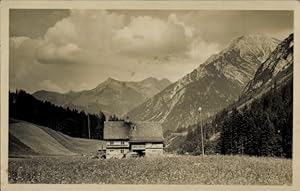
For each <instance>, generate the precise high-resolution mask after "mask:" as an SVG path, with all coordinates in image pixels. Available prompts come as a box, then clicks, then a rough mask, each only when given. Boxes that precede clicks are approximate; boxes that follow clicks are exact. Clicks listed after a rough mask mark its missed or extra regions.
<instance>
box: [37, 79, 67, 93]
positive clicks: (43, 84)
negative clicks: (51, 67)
mask: <svg viewBox="0 0 300 191" xmlns="http://www.w3.org/2000/svg"><path fill="white" fill-rule="evenodd" d="M40 86H41V87H43V88H44V89H47V90H51V91H56V92H64V90H63V89H62V88H61V87H59V86H58V85H57V84H55V83H53V82H52V81H51V80H43V81H42V82H41V83H40Z"/></svg>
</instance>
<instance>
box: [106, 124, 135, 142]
mask: <svg viewBox="0 0 300 191" xmlns="http://www.w3.org/2000/svg"><path fill="white" fill-rule="evenodd" d="M129 130H130V126H128V125H126V124H125V123H124V121H106V122H105V123H104V139H106V140H107V139H124V140H126V139H127V140H128V139H129Z"/></svg>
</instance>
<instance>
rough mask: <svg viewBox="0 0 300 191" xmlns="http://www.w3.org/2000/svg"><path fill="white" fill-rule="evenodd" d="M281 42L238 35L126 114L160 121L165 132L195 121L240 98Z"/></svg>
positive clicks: (269, 38)
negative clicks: (219, 50)
mask: <svg viewBox="0 0 300 191" xmlns="http://www.w3.org/2000/svg"><path fill="white" fill-rule="evenodd" d="M279 43H280V41H279V40H277V39H275V38H272V37H268V36H266V35H245V36H241V37H238V38H236V39H234V40H233V41H231V42H230V43H229V45H228V46H227V47H225V48H224V49H223V50H222V51H221V52H220V53H218V54H215V55H212V56H211V57H210V58H208V59H207V60H206V61H205V62H204V63H202V64H201V65H200V66H199V67H198V68H196V69H195V70H194V71H192V72H191V73H189V74H187V75H186V76H184V77H183V78H181V79H179V80H178V81H176V82H175V83H173V84H171V85H169V86H168V87H167V88H166V89H164V90H163V91H161V92H160V93H158V94H156V95H155V96H153V97H152V98H151V99H149V100H148V101H146V102H144V103H143V104H141V105H140V106H138V107H137V108H135V109H133V110H131V111H130V112H129V113H128V114H127V115H128V116H130V118H132V119H134V120H139V121H144V120H145V121H160V122H162V123H163V127H164V130H165V131H166V130H176V129H177V128H183V127H187V126H189V125H191V124H195V123H196V122H197V121H199V120H200V119H205V118H207V117H209V116H211V115H213V114H215V113H216V112H218V111H220V110H221V109H222V108H224V107H226V106H228V105H229V104H230V103H232V102H234V101H235V100H237V99H238V98H239V96H240V94H241V93H242V92H243V90H244V88H245V86H246V85H247V84H248V82H249V81H250V80H251V79H252V78H253V77H254V75H255V73H256V71H257V69H258V68H259V67H260V65H261V64H262V63H263V62H264V61H265V60H266V59H267V58H268V56H269V55H270V53H271V52H272V51H273V50H274V49H275V48H276V46H277V45H278V44H279ZM199 107H201V108H202V110H201V114H200V113H199V112H198V108H199Z"/></svg>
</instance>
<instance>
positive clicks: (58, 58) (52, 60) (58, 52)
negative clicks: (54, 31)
mask: <svg viewBox="0 0 300 191" xmlns="http://www.w3.org/2000/svg"><path fill="white" fill-rule="evenodd" d="M81 51H82V50H81V49H80V48H79V47H78V46H77V45H76V44H72V43H67V44H62V45H56V44H54V43H46V44H44V45H42V46H40V47H38V49H37V51H36V58H37V60H38V61H39V62H41V63H45V64H75V63H81V62H82V59H81V58H80V54H81Z"/></svg>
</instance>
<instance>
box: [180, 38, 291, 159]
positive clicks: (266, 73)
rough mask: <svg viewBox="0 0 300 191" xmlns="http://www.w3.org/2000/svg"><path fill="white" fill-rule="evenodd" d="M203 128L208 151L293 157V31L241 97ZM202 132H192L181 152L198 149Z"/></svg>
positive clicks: (257, 73)
mask: <svg viewBox="0 0 300 191" xmlns="http://www.w3.org/2000/svg"><path fill="white" fill-rule="evenodd" d="M217 127H218V128H217ZM203 129H204V130H205V132H204V134H205V135H206V136H205V139H206V140H205V146H206V150H207V151H208V150H209V151H211V150H212V151H213V152H217V153H222V154H248V155H256V156H281V157H283V156H285V157H287V158H291V157H292V134H293V35H292V34H291V35H290V36H289V37H287V38H286V39H285V40H284V41H282V42H281V43H280V44H279V45H278V46H277V47H276V49H275V50H274V51H273V52H272V53H271V54H270V56H269V57H268V58H267V59H266V61H265V62H264V63H263V64H262V65H261V66H260V67H259V68H258V70H257V72H256V73H255V76H254V77H253V79H252V80H251V81H250V82H249V83H248V85H247V86H246V88H245V90H244V92H243V94H242V95H241V97H240V99H239V100H238V101H237V102H235V103H234V104H232V105H231V106H230V107H228V108H226V109H225V110H223V111H222V112H219V113H218V114H217V115H216V116H214V117H213V118H212V121H211V122H209V123H206V124H204V128H203ZM209 131H210V132H209ZM212 132H213V133H212ZM216 132H217V133H219V134H220V136H219V138H218V140H217V144H216V142H211V141H210V138H211V137H213V136H215V135H216ZM200 133H201V131H200V128H196V129H195V130H194V131H192V132H189V133H188V135H187V138H186V140H185V141H184V142H183V144H182V145H181V152H191V153H194V154H196V153H198V152H199V144H200V142H199V137H200ZM211 146H213V147H212V148H211Z"/></svg>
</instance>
